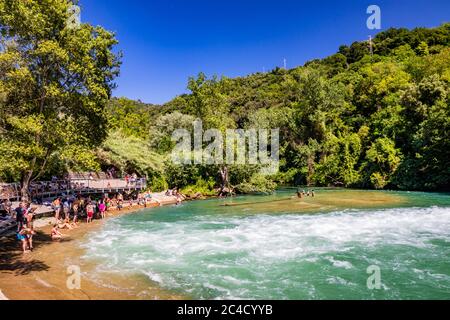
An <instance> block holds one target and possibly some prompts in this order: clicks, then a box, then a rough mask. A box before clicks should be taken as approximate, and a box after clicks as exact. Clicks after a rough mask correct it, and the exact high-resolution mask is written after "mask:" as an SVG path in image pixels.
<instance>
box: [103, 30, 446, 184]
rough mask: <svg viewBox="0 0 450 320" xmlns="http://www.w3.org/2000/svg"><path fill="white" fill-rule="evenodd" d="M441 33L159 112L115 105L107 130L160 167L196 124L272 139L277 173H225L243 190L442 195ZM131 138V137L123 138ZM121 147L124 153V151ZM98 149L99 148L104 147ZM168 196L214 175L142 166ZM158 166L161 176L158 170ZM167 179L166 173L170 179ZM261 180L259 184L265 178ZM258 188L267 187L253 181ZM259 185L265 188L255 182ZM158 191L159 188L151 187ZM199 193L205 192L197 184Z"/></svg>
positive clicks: (314, 64) (207, 85) (213, 83)
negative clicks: (276, 187) (277, 136)
mask: <svg viewBox="0 0 450 320" xmlns="http://www.w3.org/2000/svg"><path fill="white" fill-rule="evenodd" d="M449 46H450V24H444V25H442V26H440V27H438V28H434V29H424V28H419V29H415V30H411V31H409V30H407V29H390V30H387V31H385V32H382V33H380V34H378V35H377V36H376V37H375V38H374V40H373V55H371V54H370V46H369V43H368V42H355V43H353V44H352V45H351V46H341V47H340V48H339V51H338V53H336V54H335V55H332V56H330V57H327V58H325V59H322V60H314V61H310V62H308V63H306V64H305V66H302V67H298V68H295V69H291V70H284V69H279V68H277V69H275V70H273V71H271V72H268V73H256V74H252V75H249V76H247V77H242V78H236V79H229V78H225V77H223V78H218V77H212V78H207V77H206V76H205V75H204V74H199V75H198V76H197V77H195V78H192V79H190V80H189V83H188V89H189V90H190V92H191V93H190V94H187V95H182V96H179V97H177V98H175V99H174V100H172V101H171V102H169V103H167V104H166V105H164V106H149V105H144V104H141V103H137V102H133V101H129V100H126V99H118V100H113V101H112V103H111V107H110V115H111V118H112V120H111V124H112V125H113V127H114V128H115V130H119V131H121V132H122V134H123V135H126V136H134V137H136V138H137V139H140V140H141V141H142V146H143V149H145V152H148V153H149V157H150V155H152V154H153V153H156V154H159V155H161V156H162V158H164V155H166V154H167V153H168V151H169V150H170V148H171V147H172V146H173V145H172V144H171V142H170V134H171V132H172V131H173V129H174V128H178V127H180V126H181V127H186V128H188V127H189V126H190V124H191V122H192V121H193V119H195V118H201V119H202V120H203V122H204V126H205V127H206V128H219V129H221V128H225V127H226V128H276V127H279V128H280V129H281V141H282V147H281V155H280V159H281V161H282V165H281V172H280V173H279V174H278V175H276V176H273V177H265V178H262V177H258V176H257V174H256V171H255V170H254V168H250V167H234V168H233V167H232V168H231V170H230V171H231V177H232V183H233V184H234V185H237V184H241V183H243V182H244V183H246V184H251V182H252V181H253V182H255V183H254V184H255V185H257V186H258V185H259V187H261V185H262V186H263V187H264V186H267V185H269V186H273V185H272V184H271V183H270V181H267V180H273V181H275V182H277V183H282V184H295V185H298V184H306V185H316V186H328V185H335V186H346V187H363V188H377V189H382V188H398V189H410V190H442V189H448V188H449V185H450V183H449V182H450V132H449V130H450V95H449V93H450V88H449V82H450V47H449ZM129 139H131V138H129ZM127 145H130V146H132V143H129V144H128V143H125V144H124V145H123V147H124V150H123V152H124V153H125V154H126V153H127V152H128V151H127V150H126V149H127ZM106 148H108V144H107V145H106ZM130 162H131V163H134V165H135V166H136V167H138V168H139V169H141V172H142V173H144V172H147V173H149V174H151V175H154V174H155V173H156V176H158V177H159V178H160V179H161V180H164V181H166V182H167V183H168V184H169V185H175V184H177V185H179V184H181V185H188V184H195V183H197V181H199V180H201V181H203V180H205V181H208V179H211V180H214V179H215V174H217V168H206V167H205V168H199V167H193V166H192V167H184V168H176V170H174V168H171V167H170V166H167V165H166V166H163V165H161V166H159V167H158V166H157V165H156V163H155V164H153V165H151V166H147V167H146V166H145V164H144V163H141V162H140V161H139V160H138V159H130ZM161 167H165V169H161ZM174 171H176V173H175V174H174ZM267 178H268V179H267ZM263 180H266V181H263ZM261 181H263V182H261ZM160 182H161V181H160ZM203 184H205V183H203Z"/></svg>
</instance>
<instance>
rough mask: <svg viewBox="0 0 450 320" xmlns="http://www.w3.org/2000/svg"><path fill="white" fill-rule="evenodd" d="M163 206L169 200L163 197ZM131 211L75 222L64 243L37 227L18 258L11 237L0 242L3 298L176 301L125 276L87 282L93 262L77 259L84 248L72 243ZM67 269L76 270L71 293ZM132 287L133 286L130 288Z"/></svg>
mask: <svg viewBox="0 0 450 320" xmlns="http://www.w3.org/2000/svg"><path fill="white" fill-rule="evenodd" d="M166 200H167V201H164V203H165V204H171V203H173V202H171V201H169V199H166ZM143 209H144V208H143V207H133V208H128V209H124V210H121V211H112V212H109V213H108V218H107V219H104V220H94V222H93V223H91V224H86V223H84V222H83V223H80V226H79V228H76V229H73V230H63V234H64V235H65V237H64V239H63V240H62V241H60V242H53V241H52V240H51V237H50V231H51V226H50V225H45V226H43V227H41V228H38V229H37V235H36V236H35V237H34V247H35V249H34V250H33V252H30V253H27V254H23V253H22V252H21V250H20V244H19V243H18V242H17V240H16V239H15V237H13V236H8V237H3V238H1V239H0V242H1V246H0V290H1V292H2V293H3V298H5V299H11V300H104V299H108V300H111V299H112V300H128V299H133V300H135V299H139V298H140V299H179V298H181V297H179V296H176V295H173V294H171V293H169V292H165V291H163V290H161V289H160V288H159V287H158V286H157V285H154V286H148V285H145V286H143V285H142V281H139V279H133V278H132V277H131V278H130V277H127V276H126V275H124V276H121V275H108V281H107V282H105V281H104V279H98V278H95V279H94V278H92V277H91V276H90V275H91V273H92V270H94V269H95V265H94V264H90V263H86V262H85V261H83V259H82V256H83V254H84V250H83V249H81V248H80V247H79V246H78V245H77V243H78V242H79V241H82V240H84V239H86V238H87V237H89V235H90V234H92V233H95V232H96V231H97V230H99V229H100V228H101V227H102V226H103V224H104V223H105V221H107V220H108V219H110V218H114V217H119V216H123V215H126V214H132V213H135V212H138V211H140V210H143ZM69 266H77V267H79V268H80V270H81V289H79V290H78V289H74V290H71V289H69V288H68V286H67V283H66V282H67V280H68V277H69V276H70V274H68V267H69ZM125 279H126V282H127V288H129V289H128V290H122V289H118V287H117V288H116V287H114V286H112V284H114V283H116V284H120V283H121V282H123V281H125ZM133 283H134V284H133Z"/></svg>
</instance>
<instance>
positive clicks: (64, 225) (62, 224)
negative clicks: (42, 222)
mask: <svg viewBox="0 0 450 320" xmlns="http://www.w3.org/2000/svg"><path fill="white" fill-rule="evenodd" d="M58 228H59V229H69V230H72V229H73V226H72V224H70V220H69V218H66V219H65V220H64V221H63V222H58Z"/></svg>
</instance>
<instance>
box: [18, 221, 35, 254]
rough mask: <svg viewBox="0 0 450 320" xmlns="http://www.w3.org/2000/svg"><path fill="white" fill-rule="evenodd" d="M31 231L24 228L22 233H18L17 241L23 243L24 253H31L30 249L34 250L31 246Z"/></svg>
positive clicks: (21, 230)
mask: <svg viewBox="0 0 450 320" xmlns="http://www.w3.org/2000/svg"><path fill="white" fill-rule="evenodd" d="M28 233H29V230H28V229H27V228H25V226H22V227H21V229H20V231H19V232H18V233H17V240H19V241H21V242H22V250H23V253H27V252H29V248H32V247H31V246H30V245H29V244H30V242H29V237H28Z"/></svg>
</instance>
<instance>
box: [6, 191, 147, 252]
mask: <svg viewBox="0 0 450 320" xmlns="http://www.w3.org/2000/svg"><path fill="white" fill-rule="evenodd" d="M151 199H152V195H151V193H150V192H144V193H140V194H138V195H137V196H134V197H129V198H126V199H125V198H124V196H123V195H122V194H121V193H117V194H115V195H114V196H113V197H109V196H108V195H104V196H103V197H100V198H98V199H95V200H94V199H91V197H90V196H88V197H83V196H81V195H78V196H66V197H58V198H56V199H54V200H53V201H52V202H51V209H52V210H53V212H54V218H53V221H54V222H53V223H52V225H53V227H52V229H51V232H50V236H51V239H52V240H53V241H59V240H61V239H63V238H64V237H65V235H64V234H63V233H62V232H61V231H62V230H64V229H65V230H73V229H75V228H78V227H79V226H80V222H81V221H83V220H84V221H85V222H86V223H87V224H89V223H91V222H92V221H93V220H94V219H105V218H106V217H107V212H108V211H113V210H122V209H124V208H131V207H133V206H143V207H146V206H147V204H148V202H149V201H151ZM35 211H36V207H34V208H33V207H32V206H31V203H30V202H25V201H22V202H20V203H19V205H18V207H17V208H15V209H14V210H10V212H9V213H10V215H11V217H12V218H13V219H15V221H16V223H17V233H16V235H17V240H19V241H20V242H21V246H22V250H23V252H24V253H28V252H30V251H32V250H33V236H34V235H36V231H35V230H34V225H33V219H34V217H35Z"/></svg>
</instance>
